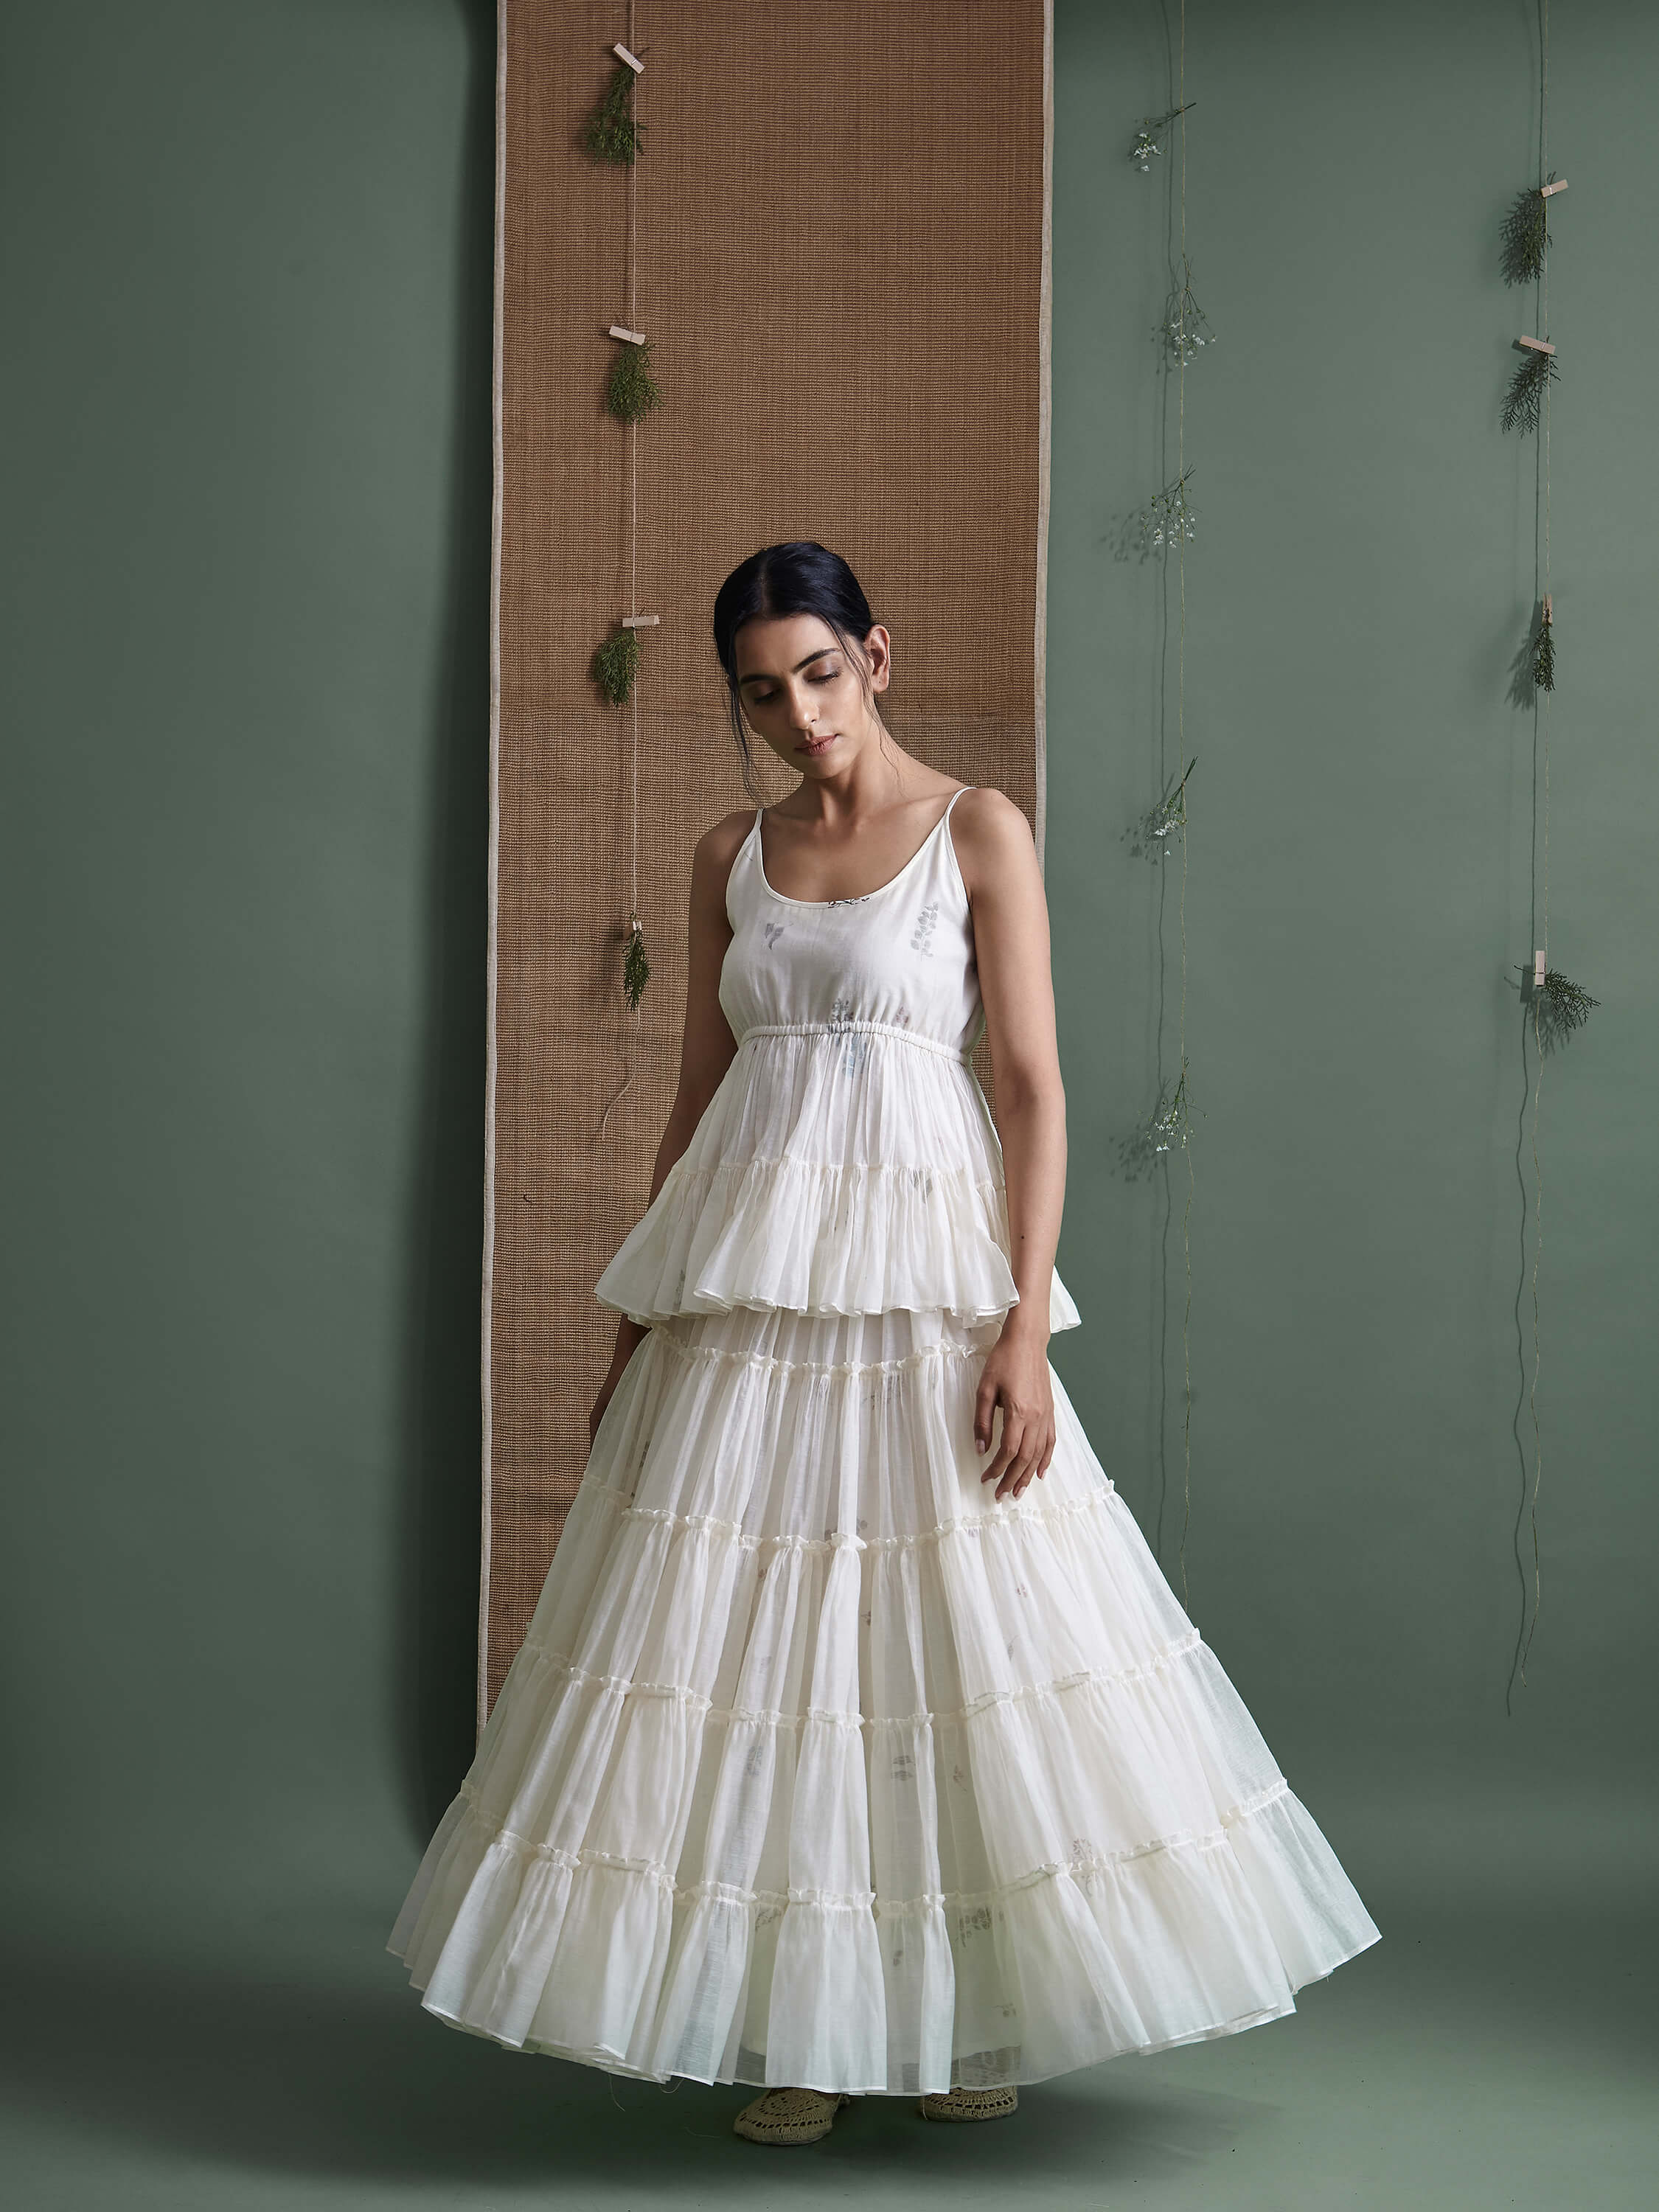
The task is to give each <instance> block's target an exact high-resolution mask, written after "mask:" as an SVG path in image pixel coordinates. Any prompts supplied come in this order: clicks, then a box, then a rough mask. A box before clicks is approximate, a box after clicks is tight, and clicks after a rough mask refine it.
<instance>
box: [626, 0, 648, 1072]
mask: <svg viewBox="0 0 1659 2212" xmlns="http://www.w3.org/2000/svg"><path fill="white" fill-rule="evenodd" d="M628 51H629V53H637V52H639V48H638V46H635V43H634V0H628ZM643 84H644V80H643V77H639V78H636V79H635V84H634V106H635V113H636V114H637V113H638V111H639V104H640V94H641V90H642V88H643ZM639 174H640V165H639V163H638V162H637V161H630V162H629V165H628V327H629V330H631V331H636V330H638V328H639V326H640V314H639V307H640V301H639V292H640V230H639ZM628 474H629V494H630V504H629V520H628V611H629V614H630V615H636V614H638V612H639V611H640V425H639V419H638V417H637V416H632V415H630V416H629V418H628ZM643 675H644V671H643V669H641V674H640V676H639V677H636V678H635V681H634V682H633V684H631V685H630V686H629V697H630V698H631V699H632V701H633V702H634V745H633V764H632V781H631V788H630V791H629V829H630V845H631V851H630V854H629V895H628V912H629V924H630V927H631V925H632V921H633V919H634V917H635V915H637V914H638V913H639V910H640V684H641V680H642V678H643ZM631 1080H632V1078H631V1077H630V1081H631Z"/></svg>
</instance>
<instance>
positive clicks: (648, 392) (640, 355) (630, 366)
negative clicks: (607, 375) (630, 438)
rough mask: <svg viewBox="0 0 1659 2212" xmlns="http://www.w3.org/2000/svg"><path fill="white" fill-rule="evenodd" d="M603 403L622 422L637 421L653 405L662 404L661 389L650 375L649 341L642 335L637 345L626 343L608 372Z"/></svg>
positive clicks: (658, 405) (647, 412)
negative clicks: (609, 377) (619, 356)
mask: <svg viewBox="0 0 1659 2212" xmlns="http://www.w3.org/2000/svg"><path fill="white" fill-rule="evenodd" d="M661 404H662V392H661V389H660V387H659V386H658V384H657V382H656V380H655V379H654V378H653V376H652V374H651V341H650V339H649V338H645V339H642V340H641V343H639V344H638V345H632V344H625V345H624V346H623V349H622V357H621V359H620V360H619V361H618V362H617V366H616V367H615V368H613V369H612V370H611V381H610V382H609V384H607V385H606V386H605V405H606V406H607V407H608V408H609V409H610V410H611V413H612V414H613V415H615V416H619V417H620V418H621V420H622V421H623V422H638V421H639V419H640V417H641V416H642V415H648V414H649V413H650V412H651V410H652V409H653V407H660V406H661Z"/></svg>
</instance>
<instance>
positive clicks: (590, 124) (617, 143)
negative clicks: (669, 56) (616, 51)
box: [582, 62, 645, 161]
mask: <svg viewBox="0 0 1659 2212" xmlns="http://www.w3.org/2000/svg"><path fill="white" fill-rule="evenodd" d="M644 127H645V126H644V125H643V124H640V123H635V120H634V72H633V70H631V69H629V66H628V64H627V63H626V62H618V63H617V67H616V70H615V73H614V74H613V76H611V82H610V83H609V84H607V85H606V87H605V91H604V93H603V94H601V96H600V99H599V106H597V107H596V108H595V109H594V110H593V112H592V114H591V115H590V116H589V117H588V118H587V126H586V130H585V131H584V132H583V134H582V143H583V144H584V145H585V146H586V149H587V150H588V152H589V153H590V154H592V155H593V156H594V158H595V160H597V161H637V160H638V159H639V156H640V152H641V132H642V131H643V130H644Z"/></svg>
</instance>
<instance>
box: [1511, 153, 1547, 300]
mask: <svg viewBox="0 0 1659 2212" xmlns="http://www.w3.org/2000/svg"><path fill="white" fill-rule="evenodd" d="M1544 181H1545V183H1546V184H1550V185H1553V183H1554V182H1555V172H1554V170H1553V169H1552V170H1551V171H1550V173H1549V175H1548V176H1547V178H1546V179H1544ZM1549 230H1550V204H1549V202H1548V201H1547V199H1546V198H1545V197H1544V195H1543V192H1542V191H1541V190H1540V188H1539V187H1538V185H1528V187H1527V189H1526V191H1524V192H1517V193H1516V196H1515V204H1514V205H1513V206H1512V207H1511V208H1510V211H1509V213H1508V214H1507V215H1506V216H1504V228H1503V232H1502V245H1501V246H1500V248H1499V252H1498V267H1499V268H1500V269H1501V270H1503V272H1504V283H1506V284H1535V283H1537V282H1538V279H1539V278H1540V277H1541V276H1542V275H1543V273H1544V256H1545V255H1546V254H1547V252H1548V251H1549V243H1550V237H1549Z"/></svg>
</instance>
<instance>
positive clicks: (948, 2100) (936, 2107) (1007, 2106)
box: [916, 2081, 1019, 2120]
mask: <svg viewBox="0 0 1659 2212" xmlns="http://www.w3.org/2000/svg"><path fill="white" fill-rule="evenodd" d="M1018 2102H1019V2091H1018V2089H1017V2088H1016V2087H1014V2085H1013V2083H1012V2081H1006V2082H1003V2083H1000V2085H999V2086H998V2087H996V2088H994V2089H933V2090H930V2091H929V2092H928V2093H927V2096H925V2097H924V2098H923V2099H922V2100H921V2103H920V2104H919V2105H918V2106H916V2110H917V2111H918V2112H920V2113H921V2117H922V2118H923V2119H924V2120H1000V2119H1002V2118H1004V2117H1005V2116H1006V2114H1008V2113H1009V2112H1012V2111H1013V2110H1014V2108H1015V2106H1017V2105H1018Z"/></svg>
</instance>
